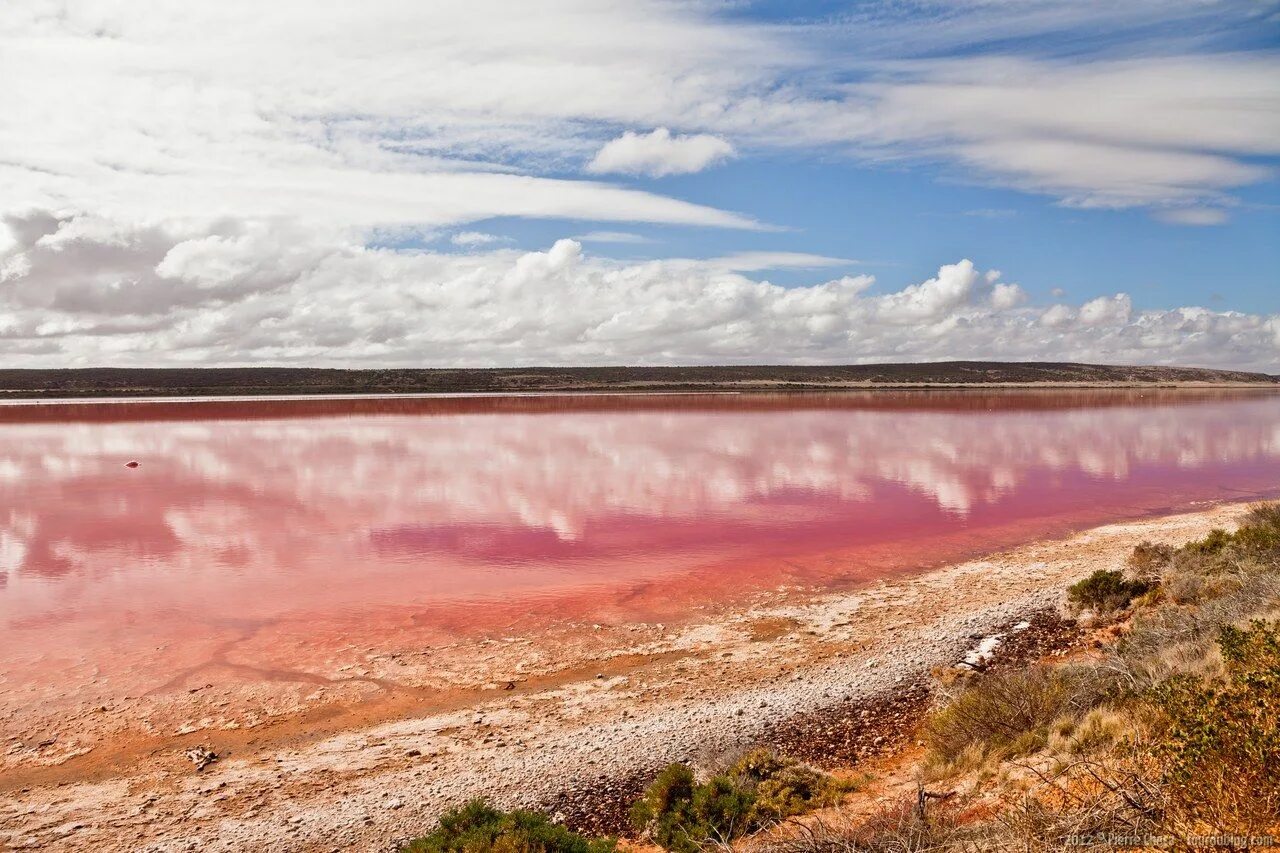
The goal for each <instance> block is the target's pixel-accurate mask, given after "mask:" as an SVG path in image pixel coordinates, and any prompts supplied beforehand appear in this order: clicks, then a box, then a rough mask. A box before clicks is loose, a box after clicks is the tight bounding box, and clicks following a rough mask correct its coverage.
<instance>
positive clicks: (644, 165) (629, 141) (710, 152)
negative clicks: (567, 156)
mask: <svg viewBox="0 0 1280 853" xmlns="http://www.w3.org/2000/svg"><path fill="white" fill-rule="evenodd" d="M733 154H734V151H733V146H732V145H730V144H729V143H728V142H726V141H724V140H723V139H720V138H719V137H715V136H711V135H709V134H705V133H699V134H696V135H690V136H679V135H676V136H673V135H672V134H671V131H669V130H667V129H666V128H665V127H660V128H658V129H657V130H654V131H653V132H652V133H648V134H638V133H633V132H632V131H627V132H626V133H624V134H622V135H621V136H619V137H618V138H617V139H612V140H610V141H609V142H606V143H605V144H604V147H602V148H601V149H600V150H599V151H597V152H596V156H595V157H593V158H592V160H591V162H590V163H588V164H587V171H588V172H593V173H595V174H608V173H610V172H622V173H625V174H629V175H651V176H653V177H662V176H664V175H686V174H689V173H690V172H701V171H702V170H703V169H706V168H707V167H709V166H714V165H715V164H717V163H720V162H723V161H724V160H727V159H728V158H730V157H732V156H733Z"/></svg>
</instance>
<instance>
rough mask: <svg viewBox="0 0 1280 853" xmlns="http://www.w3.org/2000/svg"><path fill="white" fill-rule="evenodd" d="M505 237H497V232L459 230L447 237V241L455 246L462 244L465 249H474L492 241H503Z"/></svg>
mask: <svg viewBox="0 0 1280 853" xmlns="http://www.w3.org/2000/svg"><path fill="white" fill-rule="evenodd" d="M505 240H506V238H505V237H499V236H498V235H497V234H486V233H484V232H483V231H459V232H458V233H457V234H454V235H453V236H452V237H450V238H449V242H450V243H452V244H453V245H455V246H462V247H464V248H467V249H474V248H476V247H478V246H488V245H491V244H493V243H502V242H505Z"/></svg>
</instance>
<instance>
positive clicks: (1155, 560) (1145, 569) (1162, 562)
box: [1129, 542, 1173, 580]
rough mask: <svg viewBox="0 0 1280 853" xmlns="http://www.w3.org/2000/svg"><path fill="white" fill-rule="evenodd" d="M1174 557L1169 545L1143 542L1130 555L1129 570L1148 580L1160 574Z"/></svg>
mask: <svg viewBox="0 0 1280 853" xmlns="http://www.w3.org/2000/svg"><path fill="white" fill-rule="evenodd" d="M1172 558H1173V549H1172V548H1170V547H1169V546H1168V545H1156V544H1154V543H1152V542H1142V543H1140V544H1138V545H1137V546H1135V547H1134V549H1133V553H1132V554H1130V555H1129V570H1130V571H1131V572H1133V574H1134V575H1135V576H1136V577H1138V578H1142V579H1144V580H1147V579H1150V578H1154V577H1156V576H1158V575H1159V574H1160V571H1161V570H1162V569H1163V568H1164V567H1165V566H1167V565H1169V560H1171V559H1172Z"/></svg>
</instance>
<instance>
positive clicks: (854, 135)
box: [0, 0, 1280, 373]
mask: <svg viewBox="0 0 1280 853" xmlns="http://www.w3.org/2000/svg"><path fill="white" fill-rule="evenodd" d="M0 79H3V80H4V81H6V83H7V85H4V86H0V357H2V359H3V364H4V366H6V367H77V366H96V365H120V366H215V365H265V364H271V365H293V366H346V367H376V366H423V367H432V366H474V367H487V366H503V365H564V364H752V363H753V364H764V363H868V362H884V361H924V360H928V361H935V360H945V359H994V360H1042V361H1043V360H1053V361H1084V362H1097V363H1111V364H1125V363H1128V364H1181V365H1200V366H1210V367H1230V368H1241V369H1250V370H1262V371H1266V372H1271V373H1280V180H1278V172H1277V169H1278V167H1280V0H1126V2H1123V3H1116V2H1111V0H1107V2H1102V0H1066V1H1065V2H1061V1H1060V0H867V2H826V0H813V2H782V0H760V2H750V0H740V2H733V0H725V2H711V0H685V1H684V2H677V0H670V2H637V0H540V2H538V3H526V2H516V1H515V0H509V1H508V2H500V0H467V2H465V3H463V2H452V0H436V1H435V2H431V3H422V2H418V0H362V2H361V3H350V2H339V0H305V1H304V0H274V2H272V3H261V2H248V0H185V2H183V3H173V2H165V0H9V2H6V3H4V4H3V5H0Z"/></svg>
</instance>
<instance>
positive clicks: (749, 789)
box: [631, 749, 843, 853]
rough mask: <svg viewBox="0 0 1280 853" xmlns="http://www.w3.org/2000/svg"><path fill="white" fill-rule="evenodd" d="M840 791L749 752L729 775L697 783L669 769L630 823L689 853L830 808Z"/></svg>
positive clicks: (764, 753) (789, 764)
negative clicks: (820, 807) (820, 809)
mask: <svg viewBox="0 0 1280 853" xmlns="http://www.w3.org/2000/svg"><path fill="white" fill-rule="evenodd" d="M842 790H843V787H842V786H841V784H840V783H839V782H838V781H836V780H835V779H833V778H832V777H831V776H829V775H828V774H826V773H823V772H822V771H820V770H817V769H815V768H813V767H810V766H808V765H806V764H801V763H800V762H798V761H794V760H791V759H787V758H782V757H779V756H778V755H776V754H774V753H773V752H771V751H769V750H767V749H753V750H751V751H750V752H748V753H747V754H746V755H744V756H743V757H742V758H740V759H739V760H738V761H737V762H735V763H734V764H733V766H732V767H730V768H729V770H728V771H726V772H724V773H720V774H718V775H716V776H713V777H711V778H710V779H708V780H707V781H706V782H702V783H699V782H698V781H697V780H696V779H695V777H694V774H693V771H692V770H690V769H689V768H688V767H686V766H685V765H683V764H672V765H671V766H669V767H667V769H665V770H663V771H662V773H660V774H659V775H658V778H657V779H655V780H654V782H653V784H651V785H650V786H649V787H648V789H646V791H645V793H644V796H643V797H642V798H641V799H640V800H639V801H638V802H637V803H636V804H635V806H634V807H633V808H632V810H631V820H632V824H633V825H634V826H635V828H636V830H637V831H639V832H642V833H644V834H646V835H647V836H648V837H649V838H650V839H651V840H652V841H653V842H654V843H656V844H658V845H660V846H661V847H664V848H666V849H667V850H673V851H677V853H694V851H697V850H701V849H702V848H703V847H705V846H707V845H708V844H725V843H727V842H729V841H732V840H733V839H735V838H739V837H741V836H743V835H746V834H748V833H751V832H755V831H757V830H759V829H760V828H761V827H764V826H768V825H769V824H771V823H774V822H776V821H779V820H783V819H785V818H788V817H791V816H793V815H797V814H802V813H804V812H806V811H809V810H811V809H814V808H817V807H819V806H824V805H830V804H832V803H834V802H835V801H836V799H837V798H838V797H839V795H840V792H841V791H842Z"/></svg>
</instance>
